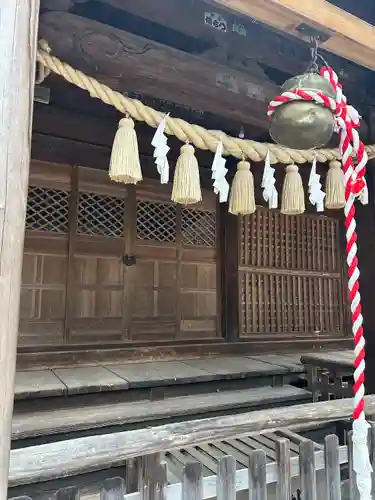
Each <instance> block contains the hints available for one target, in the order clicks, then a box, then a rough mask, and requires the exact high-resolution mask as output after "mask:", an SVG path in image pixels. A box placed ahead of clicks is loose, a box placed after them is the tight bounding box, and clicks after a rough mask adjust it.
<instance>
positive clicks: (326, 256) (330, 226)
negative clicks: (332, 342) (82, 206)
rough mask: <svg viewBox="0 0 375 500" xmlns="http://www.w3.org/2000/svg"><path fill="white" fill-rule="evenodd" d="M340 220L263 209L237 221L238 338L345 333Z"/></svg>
mask: <svg viewBox="0 0 375 500" xmlns="http://www.w3.org/2000/svg"><path fill="white" fill-rule="evenodd" d="M343 289H344V287H343V284H342V275H341V258H340V245H339V225H338V221H337V220H335V219H331V218H328V217H324V216H314V215H309V214H306V215H297V216H286V215H282V214H280V212H276V211H270V210H267V209H265V208H263V209H262V208H260V209H257V211H256V212H255V213H254V214H253V215H252V216H250V217H243V218H242V220H241V258H240V306H241V307H240V315H241V334H242V336H246V335H251V334H267V333H280V334H293V335H298V334H302V335H314V336H319V335H320V334H322V335H323V334H337V333H343V331H344V317H345V314H344V303H343V302H344V299H343Z"/></svg>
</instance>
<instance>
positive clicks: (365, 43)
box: [211, 0, 375, 69]
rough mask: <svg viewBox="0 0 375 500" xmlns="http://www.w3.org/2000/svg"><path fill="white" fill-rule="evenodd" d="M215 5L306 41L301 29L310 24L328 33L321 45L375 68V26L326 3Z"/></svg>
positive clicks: (275, 0) (223, 0)
mask: <svg viewBox="0 0 375 500" xmlns="http://www.w3.org/2000/svg"><path fill="white" fill-rule="evenodd" d="M211 3H215V4H219V5H221V6H222V7H226V8H228V9H230V10H233V11H236V12H238V13H241V14H243V15H245V16H248V17H251V18H253V19H256V20H257V21H261V22H262V23H265V24H268V25H269V26H272V27H273V28H276V29H278V30H280V31H283V32H285V33H289V34H291V35H293V36H295V37H297V38H302V39H303V38H304V35H303V33H301V32H299V31H298V29H297V28H298V26H299V25H301V24H303V23H305V24H308V25H309V26H311V27H312V28H315V29H317V30H320V31H322V32H324V33H326V34H327V36H328V40H327V41H324V42H323V43H322V44H321V47H322V48H324V49H325V50H328V51H329V52H333V53H334V54H336V55H338V56H341V57H344V58H345V59H349V60H352V61H354V62H356V63H358V64H360V65H362V66H364V67H366V68H369V69H375V62H374V61H375V58H374V51H375V49H374V47H375V27H374V26H372V25H371V24H368V23H366V22H365V21H362V20H361V19H359V18H357V17H355V16H353V15H352V14H349V13H348V12H346V11H344V10H343V9H340V8H339V7H336V6H335V5H332V4H330V3H329V2H327V1H326V0H303V2H300V1H299V0H251V1H250V0H214V1H213V2H211Z"/></svg>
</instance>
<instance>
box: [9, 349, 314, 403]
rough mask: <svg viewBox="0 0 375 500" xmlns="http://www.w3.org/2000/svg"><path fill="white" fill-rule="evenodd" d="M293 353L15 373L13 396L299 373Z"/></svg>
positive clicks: (299, 369) (90, 391)
mask: <svg viewBox="0 0 375 500" xmlns="http://www.w3.org/2000/svg"><path fill="white" fill-rule="evenodd" d="M299 358H300V355H298V354H290V355H288V354H286V355H282V354H273V355H271V354H269V355H263V356H236V357H234V356H222V357H218V358H202V359H186V360H183V361H155V362H138V363H123V364H115V365H103V366H102V365H97V366H85V367H70V368H58V369H57V368H56V369H53V368H51V369H44V370H32V371H18V372H17V374H16V384H15V398H16V399H17V400H20V399H26V398H35V397H49V396H62V395H74V394H87V393H95V392H105V391H120V390H127V389H133V388H144V387H150V388H151V387H158V386H162V385H164V386H168V385H169V386H170V385H178V384H190V383H195V382H201V383H203V382H212V381H215V380H233V379H243V378H247V377H261V376H263V377H264V376H274V375H286V374H288V373H290V374H291V373H297V374H298V373H303V372H304V367H303V365H302V364H301V363H300V361H299Z"/></svg>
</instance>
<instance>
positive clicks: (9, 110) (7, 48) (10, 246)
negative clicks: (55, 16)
mask: <svg viewBox="0 0 375 500" xmlns="http://www.w3.org/2000/svg"><path fill="white" fill-rule="evenodd" d="M38 14H39V0H31V1H30V0H5V1H2V3H1V9H0V62H1V67H2V71H1V74H0V116H1V119H2V121H1V124H0V151H1V154H0V237H1V246H0V316H1V323H0V373H1V377H0V498H1V499H5V498H7V484H8V463H9V448H10V435H11V434H10V433H11V420H12V410H13V387H14V374H15V366H16V349H17V335H18V317H19V298H20V282H21V267H22V249H23V239H24V232H25V210H26V197H27V184H28V176H29V161H30V142H31V121H32V109H33V94H34V75H35V58H36V38H37V31H38Z"/></svg>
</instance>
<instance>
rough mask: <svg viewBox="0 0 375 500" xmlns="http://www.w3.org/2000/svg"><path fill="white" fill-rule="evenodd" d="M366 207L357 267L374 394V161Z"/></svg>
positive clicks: (373, 116)
mask: <svg viewBox="0 0 375 500" xmlns="http://www.w3.org/2000/svg"><path fill="white" fill-rule="evenodd" d="M368 125H369V142H370V143H371V144H372V143H374V142H375V109H374V110H371V109H370V112H369V115H368ZM366 179H367V185H368V189H369V204H368V205H365V206H363V205H361V203H360V202H356V221H357V234H358V243H357V244H358V264H359V270H360V278H359V283H360V293H361V299H362V308H363V326H364V333H365V340H366V371H365V377H366V382H365V388H366V392H367V393H368V394H375V160H370V161H369V163H368V165H367V174H366Z"/></svg>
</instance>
